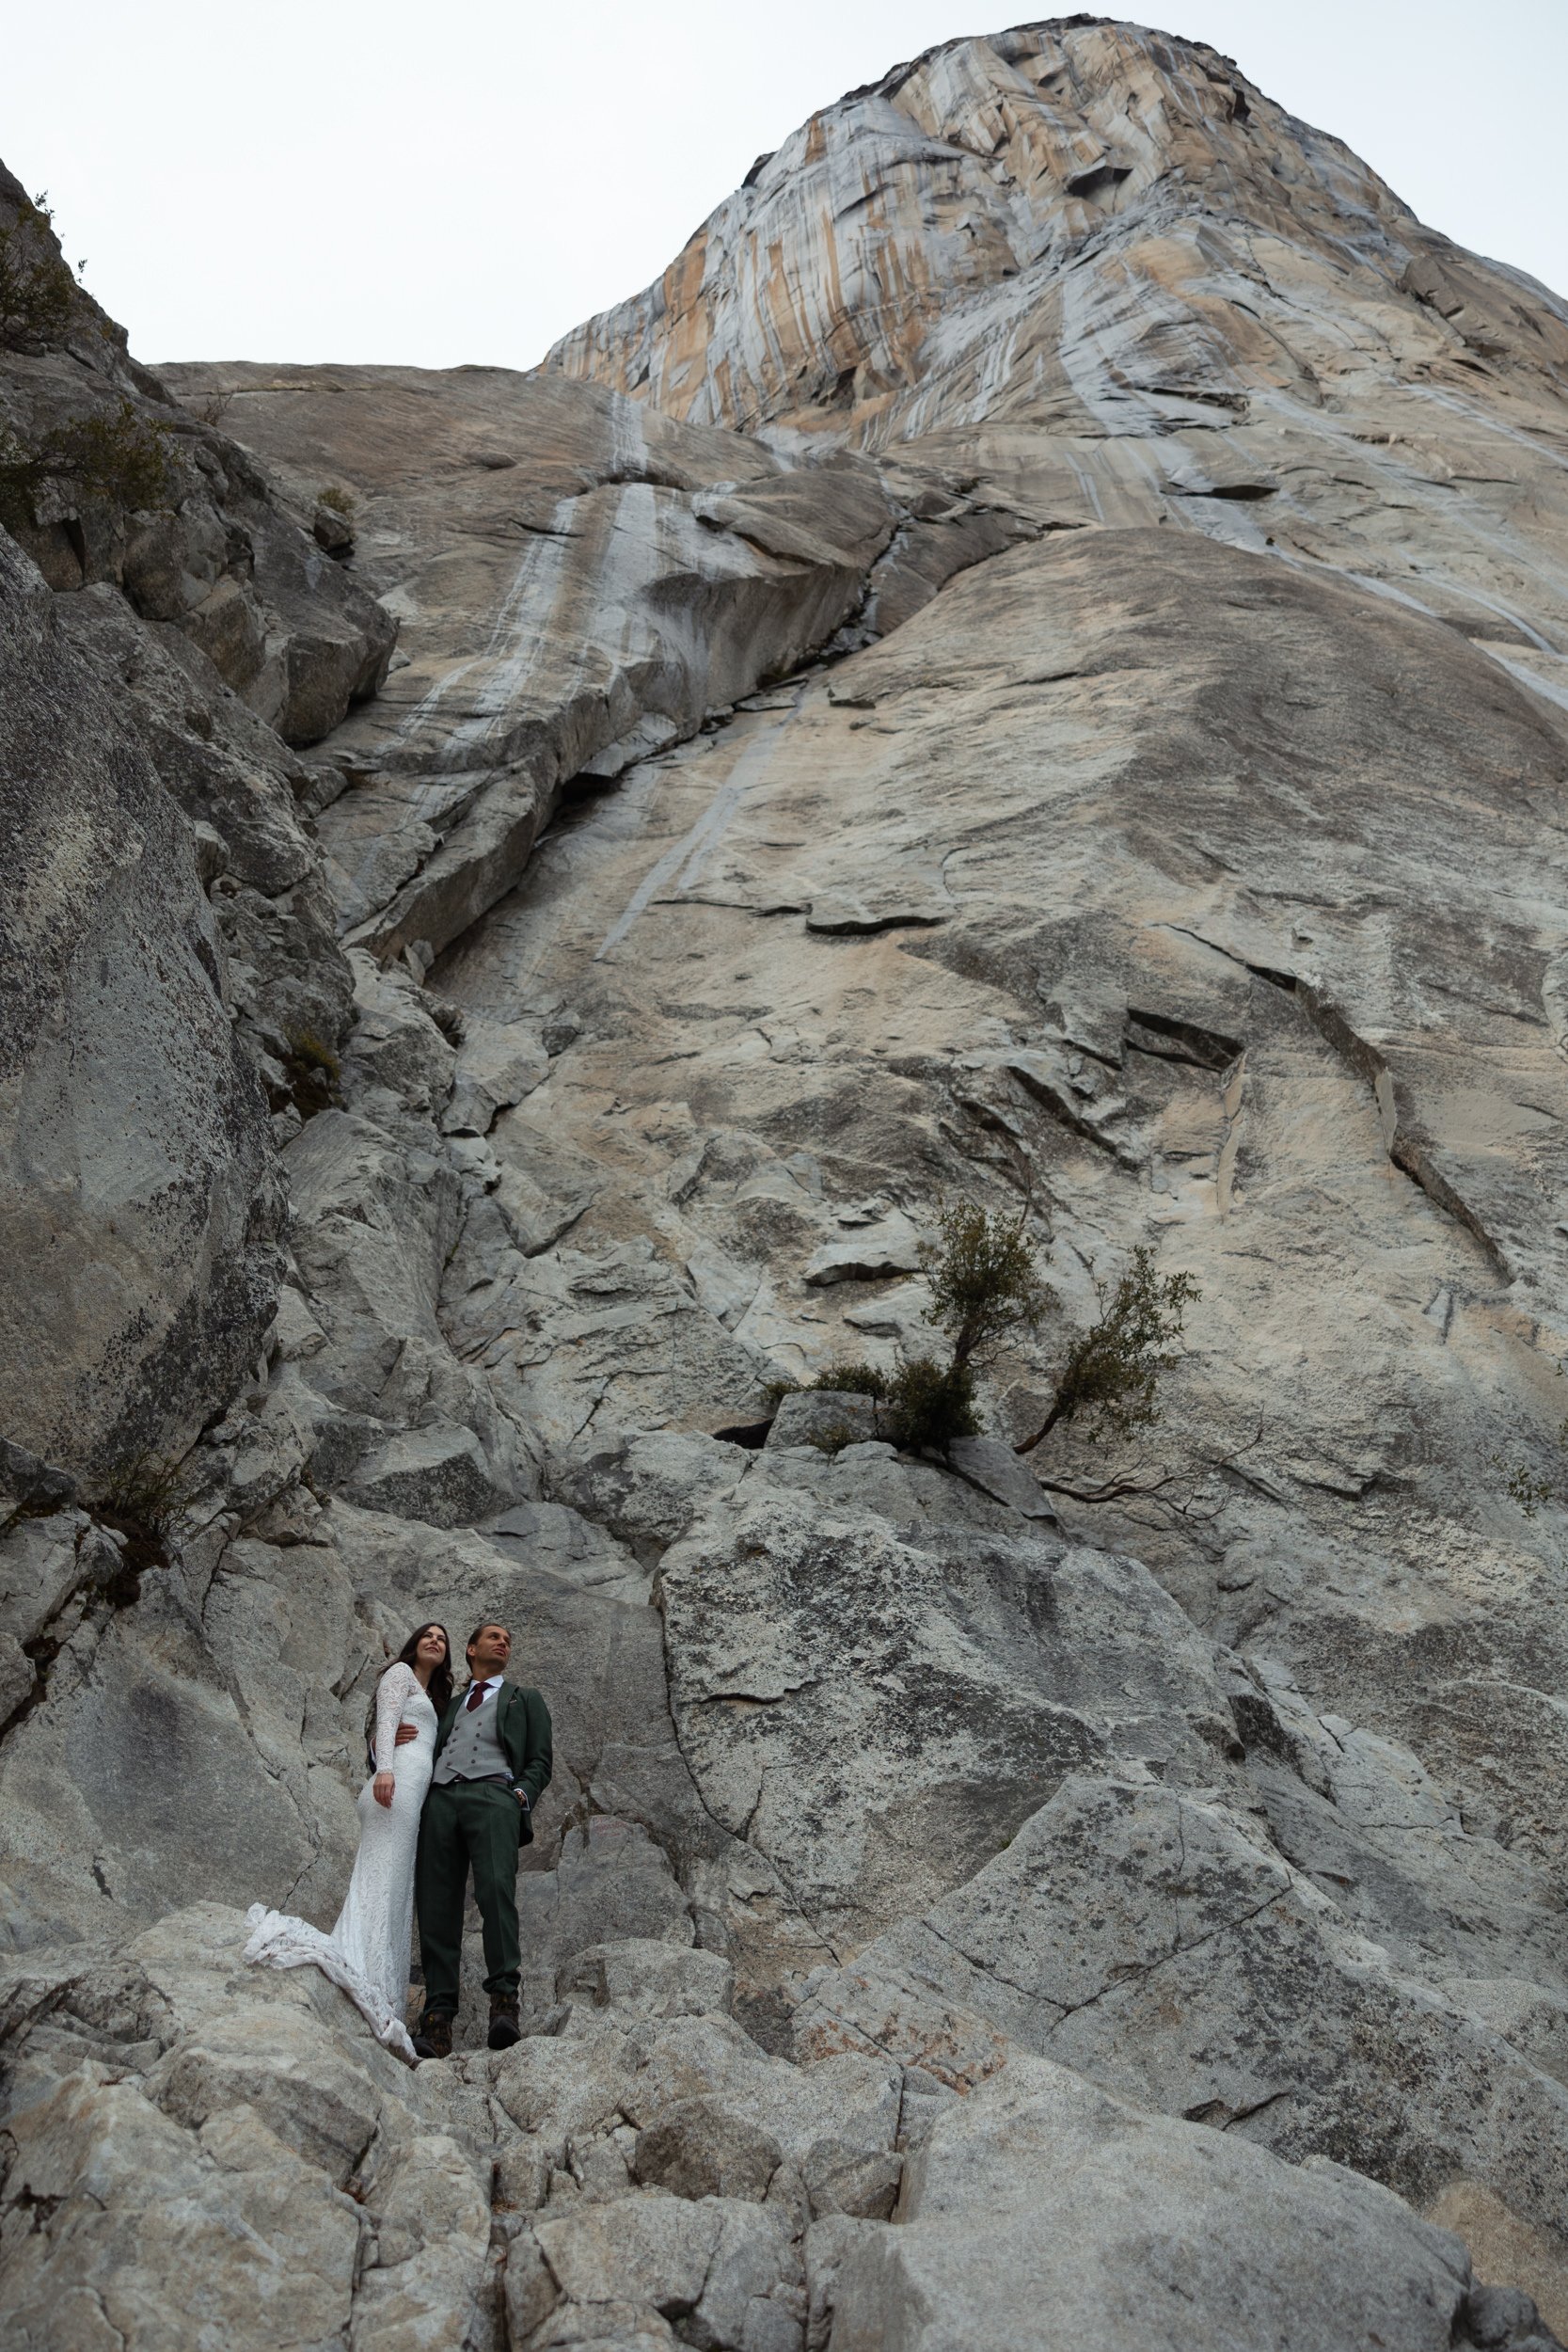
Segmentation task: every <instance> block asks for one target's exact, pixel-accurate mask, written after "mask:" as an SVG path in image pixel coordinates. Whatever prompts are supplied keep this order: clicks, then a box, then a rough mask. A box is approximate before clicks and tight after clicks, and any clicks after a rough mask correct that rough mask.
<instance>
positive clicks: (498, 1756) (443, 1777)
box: [434, 1682, 512, 1788]
mask: <svg viewBox="0 0 1568 2352" xmlns="http://www.w3.org/2000/svg"><path fill="white" fill-rule="evenodd" d="M505 1695H506V1685H505V1683H504V1682H503V1683H501V1684H500V1685H499V1688H498V1689H497V1690H496V1691H495V1692H494V1693H493V1694H492V1695H491V1697H489V1698H487V1699H486V1700H485V1702H484V1704H483V1707H476V1708H473V1710H472V1711H471V1712H470V1711H469V1708H468V1707H467V1703H465V1704H464V1706H463V1707H462V1708H460V1709H459V1710H458V1717H457V1721H456V1722H455V1723H454V1724H453V1725H452V1727H451V1731H450V1732H448V1734H447V1744H446V1746H445V1747H444V1748H443V1749H442V1750H441V1753H440V1755H439V1756H437V1757H436V1772H435V1774H434V1777H435V1779H436V1782H437V1783H438V1784H440V1785H442V1786H444V1785H445V1784H446V1783H447V1782H448V1781H452V1780H500V1781H504V1782H505V1783H506V1784H507V1786H508V1788H510V1787H511V1785H512V1766H511V1763H510V1762H509V1760H508V1758H507V1755H506V1751H505V1749H504V1748H503V1747H502V1746H501V1743H500V1741H499V1739H498V1738H497V1736H496V1726H497V1724H498V1723H499V1720H500V1703H501V1700H502V1699H503V1698H504V1697H505Z"/></svg>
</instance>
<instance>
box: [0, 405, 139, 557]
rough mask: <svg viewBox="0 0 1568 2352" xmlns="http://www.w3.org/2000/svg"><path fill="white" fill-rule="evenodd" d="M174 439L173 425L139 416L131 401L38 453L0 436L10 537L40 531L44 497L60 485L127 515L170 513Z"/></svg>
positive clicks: (64, 429)
mask: <svg viewBox="0 0 1568 2352" xmlns="http://www.w3.org/2000/svg"><path fill="white" fill-rule="evenodd" d="M167 437H168V428H167V427H166V425H163V424H159V423H155V422H152V421H149V420H148V419H147V418H145V417H142V416H140V415H138V413H137V411H136V410H135V408H134V407H133V405H132V404H131V403H130V401H128V400H122V401H121V402H120V404H119V407H118V408H117V409H116V410H114V411H113V412H112V413H111V414H109V415H100V416H92V417H73V418H72V419H71V422H70V423H69V424H57V425H55V426H53V427H52V428H51V430H50V431H49V432H47V433H44V434H42V435H40V437H39V439H38V440H37V441H36V442H35V443H34V444H33V445H32V447H31V448H29V447H28V446H27V444H26V443H25V442H24V441H23V440H22V439H21V438H20V437H19V436H18V435H17V434H16V433H14V432H12V431H11V430H10V429H9V428H8V427H6V428H0V522H3V523H5V524H6V526H7V528H8V529H9V530H16V529H18V528H21V529H23V530H27V529H29V528H31V527H33V526H34V525H36V523H37V521H38V513H37V502H38V500H39V497H40V493H41V492H42V491H43V490H45V489H46V488H48V487H50V486H51V485H59V486H61V487H63V488H65V489H67V490H68V491H69V492H70V493H71V496H72V497H74V498H78V499H102V500H103V501H106V503H108V504H109V505H111V506H113V507H114V508H116V509H117V510H118V511H119V513H121V514H127V515H135V514H142V513H146V512H148V511H150V510H151V509H154V508H158V507H164V506H166V505H167V504H168V503H169V502H170V501H171V499H172V497H173V495H174V491H175V487H176V477H175V471H174V468H173V466H172V465H171V463H170V461H169V456H168V450H167Z"/></svg>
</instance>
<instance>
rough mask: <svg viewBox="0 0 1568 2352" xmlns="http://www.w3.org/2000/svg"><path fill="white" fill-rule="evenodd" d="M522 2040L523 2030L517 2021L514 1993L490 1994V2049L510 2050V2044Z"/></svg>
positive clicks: (515, 1996)
mask: <svg viewBox="0 0 1568 2352" xmlns="http://www.w3.org/2000/svg"><path fill="white" fill-rule="evenodd" d="M522 2038H523V2029H522V2026H520V2025H519V2023H518V2021H517V1995H516V1994H515V1993H492V1994H491V1995H490V2047H491V2049H492V2050H510V2049H511V2047H512V2044H513V2043H514V2042H520V2041H521V2040H522Z"/></svg>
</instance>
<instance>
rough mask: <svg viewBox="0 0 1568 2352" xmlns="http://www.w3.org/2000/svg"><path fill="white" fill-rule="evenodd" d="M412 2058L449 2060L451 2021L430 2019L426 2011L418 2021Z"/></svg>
mask: <svg viewBox="0 0 1568 2352" xmlns="http://www.w3.org/2000/svg"><path fill="white" fill-rule="evenodd" d="M414 2056H415V2057H416V2058H451V2018H450V2017H432V2015H431V2014H430V2011H429V2010H426V2011H425V2013H424V2015H423V2016H422V2017H421V2018H420V2029H419V2031H418V2033H416V2035H415V2036H414Z"/></svg>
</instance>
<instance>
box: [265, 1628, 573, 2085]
mask: <svg viewBox="0 0 1568 2352" xmlns="http://www.w3.org/2000/svg"><path fill="white" fill-rule="evenodd" d="M511 1655H512V1636H511V1634H510V1633H509V1632H508V1631H507V1629H506V1628H505V1627H504V1626H503V1625H499V1624H497V1623H496V1622H495V1620H494V1619H489V1618H487V1619H486V1620H485V1622H484V1623H483V1625H480V1626H477V1627H476V1628H475V1629H474V1631H473V1634H472V1636H471V1637H470V1639H469V1642H468V1646H467V1661H468V1676H469V1679H468V1682H467V1686H466V1687H465V1689H464V1690H463V1691H461V1692H456V1693H454V1692H453V1689H452V1673H451V1642H450V1641H449V1640H448V1637H447V1629H446V1628H445V1626H442V1625H436V1624H434V1623H433V1624H430V1625H422V1626H420V1629H419V1630H418V1632H416V1633H413V1634H410V1636H409V1638H408V1640H407V1641H406V1642H405V1643H404V1645H403V1648H402V1649H401V1650H400V1651H399V1653H398V1656H397V1657H396V1658H395V1659H394V1660H393V1661H392V1663H391V1664H390V1665H389V1666H388V1668H387V1671H386V1672H385V1674H384V1675H383V1676H382V1677H381V1680H380V1682H379V1684H378V1685H377V1687H376V1694H375V1703H374V1710H373V1729H372V1727H371V1726H367V1736H368V1738H369V1740H370V1744H371V1749H372V1763H373V1765H374V1772H373V1774H372V1778H371V1779H369V1780H368V1781H367V1782H366V1783H365V1786H364V1787H363V1788H361V1790H360V1791H359V1801H358V1803H359V1851H358V1853H357V1855H356V1858H355V1864H354V1875H353V1877H352V1878H351V1879H350V1881H349V1888H348V1899H347V1900H346V1901H345V1902H344V1904H343V1908H342V1910H341V1913H340V1914H339V1916H338V1922H337V1925H336V1926H335V1927H334V1928H333V1930H332V1932H331V1933H330V1935H324V1934H323V1933H322V1931H321V1930H320V1929H319V1928H313V1927H311V1926H310V1925H309V1922H308V1921H307V1920H304V1919H295V1918H293V1917H291V1916H289V1915H287V1914H285V1913H283V1912H277V1911H268V1910H266V1909H265V1908H264V1907H263V1906H262V1905H261V1903H255V1904H253V1905H252V1906H251V1909H250V1912H249V1914H248V1915H247V1924H248V1925H249V1927H250V1929H251V1936H250V1940H249V1942H248V1943H247V1944H246V1946H245V1958H246V1960H248V1961H254V1962H258V1963H262V1964H264V1965H265V1966H268V1967H272V1968H303V1967H306V1966H314V1967H317V1968H320V1969H321V1970H322V1972H323V1974H324V1975H325V1976H328V1977H330V1978H331V1979H332V1981H333V1982H334V1984H338V1985H341V1987H342V1989H343V1991H344V1992H345V1993H346V1994H348V1995H349V1997H350V1999H351V2000H352V2001H354V2002H355V2003H356V2006H357V2007H358V2008H359V2009H360V2010H363V2011H364V2014H365V2015H366V2016H367V2017H368V2018H369V2020H370V2022H371V2024H372V2026H374V2028H375V2032H376V2037H377V2039H378V2040H379V2041H382V2042H386V2043H387V2045H388V2048H389V2049H393V2050H396V2051H398V2052H399V2053H400V2054H401V2055H402V2056H403V2057H404V2058H410V2059H413V2058H450V2057H451V2029H452V2020H453V2019H454V2017H455V2016H456V2014H457V2002H458V1981H459V1970H460V1967H461V1963H462V1952H463V1903H464V1898H465V1895H466V1893H467V1883H468V1873H469V1871H470V1869H471V1870H472V1872H473V1881H474V1899H475V1900H476V1902H477V1903H478V1905H479V1914H480V1917H481V1919H482V1921H483V1927H484V1989H485V1991H486V1993H488V1994H489V1995H490V2034H489V2042H490V2047H491V2049H492V2050H504V2049H508V2048H510V2046H511V2044H512V2043H513V2042H515V2041H516V2040H517V2038H518V2035H519V2033H520V2032H521V2030H522V2028H521V2026H520V2024H519V2022H518V2016H517V1987H518V1980H519V1979H520V1977H521V1974H522V1949H521V1944H520V1940H519V1937H518V1932H517V1849H518V1847H519V1846H527V1845H531V1843H532V1840H533V1823H532V1812H533V1807H534V1806H535V1805H536V1804H538V1802H539V1798H540V1796H541V1794H542V1793H543V1791H544V1789H545V1788H546V1787H547V1785H548V1782H549V1777H550V1760H551V1759H550V1718H549V1710H548V1709H547V1708H546V1705H545V1702H544V1700H543V1699H542V1698H541V1697H540V1695H539V1693H538V1692H537V1691H531V1690H527V1689H525V1688H523V1687H522V1686H521V1685H519V1684H517V1683H515V1682H508V1681H507V1680H506V1678H505V1677H506V1666H507V1661H508V1660H509V1658H510V1657H511ZM416 1903H417V1905H418V1910H419V1918H420V1959H421V1961H422V1963H423V1967H424V1986H425V1997H424V2015H423V2017H422V2018H421V2020H420V2029H419V2032H418V2034H417V2035H416V2036H415V2037H414V2038H412V2039H410V2037H409V2033H408V2028H407V2026H405V2024H404V2010H405V2007H406V2003H407V1996H408V1962H409V1952H410V1946H411V1940H412V1929H413V1919H414V1912H415V1907H416Z"/></svg>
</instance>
